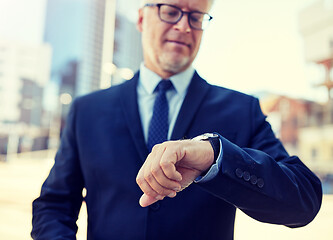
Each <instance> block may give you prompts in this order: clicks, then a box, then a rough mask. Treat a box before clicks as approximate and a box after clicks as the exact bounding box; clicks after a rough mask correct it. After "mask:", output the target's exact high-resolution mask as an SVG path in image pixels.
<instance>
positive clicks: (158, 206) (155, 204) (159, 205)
mask: <svg viewBox="0 0 333 240" xmlns="http://www.w3.org/2000/svg"><path fill="white" fill-rule="evenodd" d="M160 207H161V204H160V203H159V202H156V203H153V204H152V205H150V206H149V208H150V209H151V210H153V211H157V210H158V209H159V208H160Z"/></svg>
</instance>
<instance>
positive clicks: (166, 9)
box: [144, 3, 213, 30]
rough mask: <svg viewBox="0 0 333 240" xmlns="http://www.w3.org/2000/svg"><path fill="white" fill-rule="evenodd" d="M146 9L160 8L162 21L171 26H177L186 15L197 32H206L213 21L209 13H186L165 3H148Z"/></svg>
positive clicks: (159, 14) (159, 13)
mask: <svg viewBox="0 0 333 240" xmlns="http://www.w3.org/2000/svg"><path fill="white" fill-rule="evenodd" d="M144 7H158V16H159V18H160V19H161V21H163V22H166V23H171V24H176V23H177V22H179V21H180V19H182V17H183V16H184V14H187V16H188V24H189V26H190V27H191V28H193V29H197V30H204V29H205V28H206V27H207V26H208V24H209V22H210V20H212V19H213V17H212V16H210V15H209V14H208V13H202V12H199V11H192V12H185V11H183V10H181V9H180V8H179V7H176V6H174V5H170V4H163V3H146V4H145V5H144Z"/></svg>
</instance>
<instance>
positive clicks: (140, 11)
mask: <svg viewBox="0 0 333 240" xmlns="http://www.w3.org/2000/svg"><path fill="white" fill-rule="evenodd" d="M142 22H143V8H140V9H139V16H138V21H137V23H136V28H137V29H138V30H139V32H142V24H143V23H142Z"/></svg>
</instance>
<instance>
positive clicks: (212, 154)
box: [192, 133, 220, 176]
mask: <svg viewBox="0 0 333 240" xmlns="http://www.w3.org/2000/svg"><path fill="white" fill-rule="evenodd" d="M192 140H195V141H203V142H205V143H207V144H208V143H209V144H208V145H209V146H210V148H209V149H210V151H209V152H208V153H207V155H206V156H207V157H208V159H207V162H208V164H207V165H208V166H207V167H206V168H205V169H204V170H203V171H202V172H201V174H200V175H201V176H204V175H206V174H207V172H208V171H209V169H210V168H211V166H212V165H213V164H215V163H216V160H217V158H218V156H219V154H220V137H219V135H218V134H215V133H205V134H202V135H199V136H197V137H195V138H193V139H192Z"/></svg>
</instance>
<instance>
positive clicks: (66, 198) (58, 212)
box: [31, 102, 84, 240]
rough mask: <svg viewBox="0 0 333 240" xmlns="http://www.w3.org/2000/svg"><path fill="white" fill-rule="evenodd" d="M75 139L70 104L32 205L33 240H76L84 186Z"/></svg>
mask: <svg viewBox="0 0 333 240" xmlns="http://www.w3.org/2000/svg"><path fill="white" fill-rule="evenodd" d="M75 139H76V138H75V102H74V103H73V105H72V107H71V110H70V112H69V114H68V119H67V122H66V127H65V129H64V131H63V134H62V139H61V145H60V147H59V150H58V152H57V154H56V157H55V163H54V166H53V167H52V169H51V171H50V174H49V176H48V177H47V179H46V181H45V182H44V184H43V186H42V189H41V194H40V197H39V198H37V199H36V200H35V201H34V202H33V219H32V226H33V228H32V232H31V236H32V238H33V239H50V240H51V239H76V232H77V225H76V220H77V218H78V214H79V211H80V208H81V204H82V189H83V186H84V182H83V177H82V173H81V168H80V164H79V160H78V152H77V146H76V140H75Z"/></svg>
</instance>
